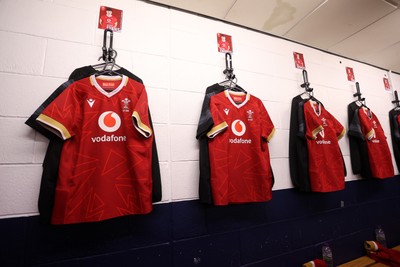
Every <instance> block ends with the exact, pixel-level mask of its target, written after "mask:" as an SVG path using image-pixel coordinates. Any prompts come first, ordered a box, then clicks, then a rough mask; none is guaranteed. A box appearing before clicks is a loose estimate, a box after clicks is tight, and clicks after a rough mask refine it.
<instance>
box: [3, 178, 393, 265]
mask: <svg viewBox="0 0 400 267" xmlns="http://www.w3.org/2000/svg"><path fill="white" fill-rule="evenodd" d="M377 225H381V226H382V227H383V229H384V231H385V233H386V238H387V243H388V246H395V245H399V244H400V227H399V225H400V176H395V177H393V178H389V179H385V180H377V179H376V180H375V179H374V180H358V181H351V182H347V183H346V188H345V190H342V191H339V192H333V193H302V192H299V191H298V190H296V189H286V190H278V191H274V192H273V199H272V200H271V201H269V202H265V203H253V204H241V205H230V206H224V207H214V206H210V205H205V204H202V203H200V202H199V201H198V200H191V201H182V202H171V203H165V204H157V205H154V210H153V212H152V213H151V214H148V215H134V216H127V217H122V218H116V219H112V220H108V221H104V222H98V223H87V224H77V225H63V226H51V225H49V224H46V223H43V222H42V221H41V220H40V217H39V216H32V217H18V218H11V219H2V220H0V236H1V238H0V266H69V267H70V266H140V267H146V266H151V267H153V266H163V267H169V266H171V267H172V266H174V267H175V266H176V267H189V266H195V267H200V266H212V267H213V266H215V267H223V266H246V267H258V266H274V267H279V266H288V267H292V266H301V264H302V263H304V262H307V261H309V260H312V259H315V258H320V257H321V252H320V250H321V245H322V244H323V243H324V242H328V243H329V244H330V245H331V248H332V250H333V258H334V263H335V264H336V265H338V264H341V263H343V262H346V261H349V260H351V259H353V258H357V257H360V256H362V255H364V254H365V251H364V248H363V242H364V241H365V240H374V239H375V236H374V229H375V227H376V226H377Z"/></svg>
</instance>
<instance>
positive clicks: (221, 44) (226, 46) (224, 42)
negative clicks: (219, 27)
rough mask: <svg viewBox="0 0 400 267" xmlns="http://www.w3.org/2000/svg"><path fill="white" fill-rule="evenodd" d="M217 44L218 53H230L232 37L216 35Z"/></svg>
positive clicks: (231, 50)
mask: <svg viewBox="0 0 400 267" xmlns="http://www.w3.org/2000/svg"><path fill="white" fill-rule="evenodd" d="M217 43H218V52H221V53H232V52H233V48H232V36H230V35H226V34H222V33H217Z"/></svg>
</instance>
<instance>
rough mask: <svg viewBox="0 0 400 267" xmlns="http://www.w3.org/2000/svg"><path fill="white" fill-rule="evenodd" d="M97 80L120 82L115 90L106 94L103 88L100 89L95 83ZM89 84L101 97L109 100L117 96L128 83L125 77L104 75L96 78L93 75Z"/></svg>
mask: <svg viewBox="0 0 400 267" xmlns="http://www.w3.org/2000/svg"><path fill="white" fill-rule="evenodd" d="M97 79H100V80H105V81H118V80H120V84H119V85H118V86H117V88H115V89H114V90H112V91H111V92H107V91H106V90H105V89H104V88H102V87H101V86H100V85H99V83H98V82H97ZM90 82H91V84H92V85H93V86H94V87H95V88H96V89H97V90H98V91H99V92H100V93H102V94H103V95H105V96H106V97H108V98H110V97H112V96H114V95H116V94H118V93H119V92H120V91H121V90H122V88H123V87H124V86H125V85H126V84H127V82H128V77H127V76H125V75H122V77H121V76H105V75H100V76H98V77H97V78H96V76H95V75H94V74H93V75H91V76H90Z"/></svg>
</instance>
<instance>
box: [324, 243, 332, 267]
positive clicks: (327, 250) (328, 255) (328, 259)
mask: <svg viewBox="0 0 400 267" xmlns="http://www.w3.org/2000/svg"><path fill="white" fill-rule="evenodd" d="M322 259H323V260H324V262H325V263H326V266H328V267H334V265H333V256H332V250H331V248H330V247H329V244H328V243H325V244H323V245H322Z"/></svg>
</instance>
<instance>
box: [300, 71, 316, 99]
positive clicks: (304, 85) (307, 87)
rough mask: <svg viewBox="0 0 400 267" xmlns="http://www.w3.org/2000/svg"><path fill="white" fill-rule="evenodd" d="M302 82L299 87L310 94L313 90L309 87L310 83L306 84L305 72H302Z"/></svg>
mask: <svg viewBox="0 0 400 267" xmlns="http://www.w3.org/2000/svg"><path fill="white" fill-rule="evenodd" d="M303 81H304V83H302V84H301V85H300V86H301V87H302V88H304V89H305V90H306V91H307V92H309V93H311V92H312V91H313V90H314V89H313V88H311V87H310V83H309V82H308V74H307V71H306V70H303Z"/></svg>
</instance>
